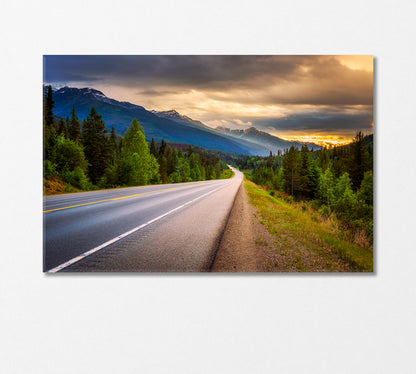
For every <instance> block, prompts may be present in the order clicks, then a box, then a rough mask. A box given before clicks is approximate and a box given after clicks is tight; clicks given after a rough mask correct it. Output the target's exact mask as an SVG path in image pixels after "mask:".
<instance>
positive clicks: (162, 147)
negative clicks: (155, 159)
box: [159, 139, 166, 157]
mask: <svg viewBox="0 0 416 374" xmlns="http://www.w3.org/2000/svg"><path fill="white" fill-rule="evenodd" d="M165 151H166V142H165V141H164V140H163V139H162V142H161V143H160V148H159V156H165V157H166V155H165Z"/></svg>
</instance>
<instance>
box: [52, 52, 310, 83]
mask: <svg viewBox="0 0 416 374" xmlns="http://www.w3.org/2000/svg"><path fill="white" fill-rule="evenodd" d="M310 58H311V56H298V57H297V56H98V55H96V56H45V57H44V63H45V76H44V80H45V81H47V82H53V81H70V80H72V79H73V78H74V76H76V77H77V80H83V81H85V82H88V81H90V80H96V79H103V80H107V81H117V82H122V83H123V84H125V85H130V86H135V85H136V84H137V83H140V82H152V83H153V84H155V83H156V84H175V85H178V86H189V85H192V86H194V87H217V85H218V84H220V83H221V82H233V83H235V84H238V83H239V82H240V83H242V82H247V81H250V80H252V79H256V78H259V77H262V76H263V77H264V76H267V75H271V74H272V75H274V76H276V77H279V76H280V77H286V76H288V75H290V74H292V73H293V72H294V71H295V70H296V67H297V65H298V64H299V63H301V62H302V61H303V60H305V59H310Z"/></svg>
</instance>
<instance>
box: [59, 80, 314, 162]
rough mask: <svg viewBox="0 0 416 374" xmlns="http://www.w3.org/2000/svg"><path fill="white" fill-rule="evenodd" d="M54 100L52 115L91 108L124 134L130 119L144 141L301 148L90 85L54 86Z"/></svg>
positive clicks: (248, 150)
mask: <svg viewBox="0 0 416 374" xmlns="http://www.w3.org/2000/svg"><path fill="white" fill-rule="evenodd" d="M53 99H54V102H55V106H54V114H55V115H57V116H59V117H64V118H65V117H67V116H70V113H71V109H72V106H75V110H76V112H77V115H78V118H79V119H80V120H82V119H84V118H86V117H87V115H88V113H89V112H90V110H91V108H92V107H94V108H95V109H96V110H97V112H98V113H99V114H101V115H102V116H103V120H104V122H105V124H106V126H107V128H109V129H111V127H112V126H114V129H115V131H116V133H118V134H121V135H122V134H124V132H125V131H126V129H127V128H128V127H129V126H130V124H131V121H132V120H133V118H136V119H137V120H138V121H139V122H140V124H141V125H142V126H143V129H144V132H145V135H146V140H147V141H150V140H151V139H152V138H154V140H155V141H161V140H162V139H164V140H165V141H167V142H173V143H186V144H193V145H197V146H200V147H203V148H206V149H212V150H219V151H223V152H230V153H238V154H246V155H259V156H265V155H268V154H269V153H270V151H271V152H273V153H277V151H278V150H279V149H280V150H284V149H286V148H290V147H291V146H292V145H294V146H295V147H297V148H300V147H301V146H302V144H304V143H300V142H294V141H287V140H284V139H281V138H278V137H275V136H272V135H270V134H268V133H266V132H264V131H260V130H258V129H256V128H255V127H250V128H248V129H246V130H230V129H227V128H224V127H217V128H216V129H213V128H211V127H209V126H207V125H205V124H204V123H202V122H200V121H197V120H194V119H192V118H189V117H187V116H184V115H181V114H179V113H178V112H176V111H175V110H170V111H163V112H158V111H154V110H152V111H149V110H146V109H145V108H144V107H142V106H140V105H136V104H131V103H129V102H126V101H117V100H115V99H111V98H109V97H107V96H106V95H104V94H103V93H102V92H101V91H98V90H95V89H93V88H73V87H62V88H59V89H53ZM308 146H309V148H313V149H319V148H320V147H319V146H318V145H316V144H311V143H309V144H308Z"/></svg>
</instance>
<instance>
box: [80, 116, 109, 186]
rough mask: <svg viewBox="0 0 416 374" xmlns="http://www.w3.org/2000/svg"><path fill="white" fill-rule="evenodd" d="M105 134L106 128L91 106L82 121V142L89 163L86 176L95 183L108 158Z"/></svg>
mask: <svg viewBox="0 0 416 374" xmlns="http://www.w3.org/2000/svg"><path fill="white" fill-rule="evenodd" d="M106 134H107V129H106V128H105V124H104V121H103V119H102V116H101V115H99V114H98V113H97V111H96V110H95V109H94V108H91V111H90V113H89V114H88V116H87V118H86V119H85V120H84V123H83V128H82V142H83V144H84V152H85V157H86V158H87V161H88V164H89V165H88V176H89V177H90V179H91V181H92V183H94V184H97V182H98V181H99V180H100V178H101V177H102V176H103V175H104V171H105V169H106V167H107V165H108V161H109V158H110V144H109V140H108V138H107V136H106Z"/></svg>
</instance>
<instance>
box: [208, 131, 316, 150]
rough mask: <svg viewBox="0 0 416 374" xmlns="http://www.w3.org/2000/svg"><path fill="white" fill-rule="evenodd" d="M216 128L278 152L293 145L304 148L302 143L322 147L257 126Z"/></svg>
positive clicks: (313, 147)
mask: <svg viewBox="0 0 416 374" xmlns="http://www.w3.org/2000/svg"><path fill="white" fill-rule="evenodd" d="M215 130H216V131H218V132H219V133H222V134H226V135H228V136H232V137H234V138H237V139H243V140H247V141H250V142H252V143H255V144H261V145H263V146H266V147H267V148H269V149H270V150H271V151H272V152H273V153H277V151H278V150H285V149H289V148H290V147H291V146H292V145H293V146H294V147H296V148H298V149H300V148H302V145H307V146H308V148H309V149H313V150H317V149H320V148H321V147H320V146H319V145H317V144H314V143H302V142H297V141H290V140H284V139H282V138H279V137H277V136H273V135H270V134H269V133H267V132H264V131H261V130H258V129H256V128H255V127H249V128H248V129H244V130H231V129H229V128H227V127H224V126H218V127H216V129H215Z"/></svg>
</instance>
